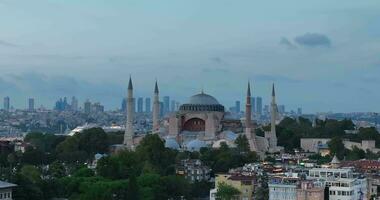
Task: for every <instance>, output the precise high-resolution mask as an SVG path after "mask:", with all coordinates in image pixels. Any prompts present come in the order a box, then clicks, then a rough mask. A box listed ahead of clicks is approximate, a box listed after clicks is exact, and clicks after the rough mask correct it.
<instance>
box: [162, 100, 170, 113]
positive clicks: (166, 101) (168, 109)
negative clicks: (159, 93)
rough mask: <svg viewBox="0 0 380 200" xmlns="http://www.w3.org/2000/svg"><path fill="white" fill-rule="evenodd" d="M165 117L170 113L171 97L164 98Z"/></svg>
mask: <svg viewBox="0 0 380 200" xmlns="http://www.w3.org/2000/svg"><path fill="white" fill-rule="evenodd" d="M163 110H164V115H165V114H166V113H168V112H169V111H170V97H169V96H164V109H163Z"/></svg>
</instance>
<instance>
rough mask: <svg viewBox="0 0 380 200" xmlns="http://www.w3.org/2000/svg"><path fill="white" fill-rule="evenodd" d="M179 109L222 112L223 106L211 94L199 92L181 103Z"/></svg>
mask: <svg viewBox="0 0 380 200" xmlns="http://www.w3.org/2000/svg"><path fill="white" fill-rule="evenodd" d="M179 110H180V111H217V112H224V106H222V105H220V104H219V102H218V100H216V99H215V98H214V97H213V96H211V95H208V94H205V93H203V92H202V93H200V94H196V95H194V96H191V97H190V99H189V102H188V103H185V104H183V105H181V107H180V108H179Z"/></svg>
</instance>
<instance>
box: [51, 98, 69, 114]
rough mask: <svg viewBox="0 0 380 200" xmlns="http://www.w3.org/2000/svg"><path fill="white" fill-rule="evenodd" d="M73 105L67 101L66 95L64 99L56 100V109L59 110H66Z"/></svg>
mask: <svg viewBox="0 0 380 200" xmlns="http://www.w3.org/2000/svg"><path fill="white" fill-rule="evenodd" d="M70 107H71V106H69V104H68V103H67V98H66V97H64V98H63V99H62V98H60V99H59V100H58V101H56V102H55V108H54V109H55V110H57V111H64V110H68V109H70Z"/></svg>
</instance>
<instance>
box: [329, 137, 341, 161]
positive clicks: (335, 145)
mask: <svg viewBox="0 0 380 200" xmlns="http://www.w3.org/2000/svg"><path fill="white" fill-rule="evenodd" d="M327 144H328V146H329V150H330V153H331V155H336V157H338V158H339V159H340V160H342V159H343V158H344V154H345V148H344V144H343V141H342V138H340V137H333V138H332V139H331V140H330V141H329V142H328V143H327Z"/></svg>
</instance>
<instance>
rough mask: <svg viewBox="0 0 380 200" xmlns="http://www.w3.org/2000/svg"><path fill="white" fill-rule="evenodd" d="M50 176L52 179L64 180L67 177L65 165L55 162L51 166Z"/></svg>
mask: <svg viewBox="0 0 380 200" xmlns="http://www.w3.org/2000/svg"><path fill="white" fill-rule="evenodd" d="M49 175H50V176H51V177H52V178H62V177H64V176H66V169H65V166H64V165H63V163H61V162H59V161H54V162H53V163H52V164H51V165H50V166H49Z"/></svg>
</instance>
